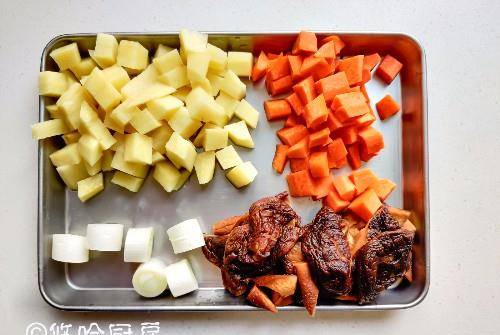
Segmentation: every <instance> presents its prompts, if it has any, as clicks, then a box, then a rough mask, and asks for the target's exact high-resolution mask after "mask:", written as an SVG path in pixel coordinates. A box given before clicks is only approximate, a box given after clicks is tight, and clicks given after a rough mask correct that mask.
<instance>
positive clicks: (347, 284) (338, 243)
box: [301, 207, 352, 296]
mask: <svg viewBox="0 0 500 335" xmlns="http://www.w3.org/2000/svg"><path fill="white" fill-rule="evenodd" d="M342 226H343V223H342V217H341V216H340V215H337V214H335V213H334V212H333V210H332V209H330V208H329V207H323V208H322V209H321V210H320V211H319V212H318V213H317V214H316V217H315V218H314V220H313V222H312V223H311V224H310V225H308V226H307V229H306V231H305V233H304V235H303V236H302V240H301V241H302V253H303V255H304V257H305V258H306V260H307V262H308V263H309V266H310V267H311V269H312V271H313V273H314V275H315V278H316V281H317V283H318V286H320V288H321V290H322V291H323V292H324V293H325V294H326V295H328V296H334V295H344V294H347V293H349V292H350V291H351V287H352V278H351V254H350V251H349V244H348V242H347V239H346V237H345V235H344V233H343V232H342Z"/></svg>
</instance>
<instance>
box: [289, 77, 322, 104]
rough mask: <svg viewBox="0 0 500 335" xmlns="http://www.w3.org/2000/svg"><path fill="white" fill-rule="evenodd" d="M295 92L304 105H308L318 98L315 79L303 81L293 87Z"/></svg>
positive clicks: (308, 78) (309, 78)
mask: <svg viewBox="0 0 500 335" xmlns="http://www.w3.org/2000/svg"><path fill="white" fill-rule="evenodd" d="M293 91H294V92H295V93H296V94H297V95H298V96H299V98H300V100H301V101H302V104H304V105H307V104H308V103H309V102H310V101H312V100H313V99H314V98H316V90H315V89H314V79H313V77H312V76H310V77H307V78H306V79H303V80H302V81H300V82H299V83H297V84H295V85H294V86H293Z"/></svg>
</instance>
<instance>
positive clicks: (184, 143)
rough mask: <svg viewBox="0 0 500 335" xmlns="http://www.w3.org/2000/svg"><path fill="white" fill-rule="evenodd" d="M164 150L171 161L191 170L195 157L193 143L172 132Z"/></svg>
mask: <svg viewBox="0 0 500 335" xmlns="http://www.w3.org/2000/svg"><path fill="white" fill-rule="evenodd" d="M165 151H166V153H167V157H168V159H170V161H172V163H174V164H175V165H177V166H180V167H183V168H185V169H186V170H188V171H192V170H193V165H194V161H195V159H196V148H195V147H194V145H193V143H191V142H190V141H188V140H186V139H184V138H183V137H182V136H181V135H180V134H179V133H177V132H174V133H173V134H172V136H170V139H169V140H168V142H167V144H165Z"/></svg>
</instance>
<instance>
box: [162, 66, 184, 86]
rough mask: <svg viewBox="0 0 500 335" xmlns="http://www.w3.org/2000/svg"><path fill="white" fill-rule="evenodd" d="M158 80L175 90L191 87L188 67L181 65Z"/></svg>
mask: <svg viewBox="0 0 500 335" xmlns="http://www.w3.org/2000/svg"><path fill="white" fill-rule="evenodd" d="M158 80H160V81H162V82H164V83H165V84H167V85H169V86H172V87H173V88H175V89H178V88H181V87H184V86H186V85H189V79H188V75H187V67H186V65H181V66H178V67H176V68H175V69H172V70H170V71H168V72H165V73H164V74H162V75H161V76H160V77H159V78H158Z"/></svg>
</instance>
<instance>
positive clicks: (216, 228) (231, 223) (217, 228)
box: [212, 214, 248, 235]
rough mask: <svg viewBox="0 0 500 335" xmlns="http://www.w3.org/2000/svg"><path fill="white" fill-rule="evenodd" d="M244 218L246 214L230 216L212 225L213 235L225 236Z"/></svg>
mask: <svg viewBox="0 0 500 335" xmlns="http://www.w3.org/2000/svg"><path fill="white" fill-rule="evenodd" d="M245 216H248V214H244V215H236V216H231V217H229V218H227V219H224V220H221V221H218V222H216V223H214V224H213V225H212V231H213V232H214V234H215V235H227V234H229V233H230V232H231V231H232V230H233V228H234V227H236V225H237V224H238V223H239V222H241V220H242V219H243V218H244V217H245Z"/></svg>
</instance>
